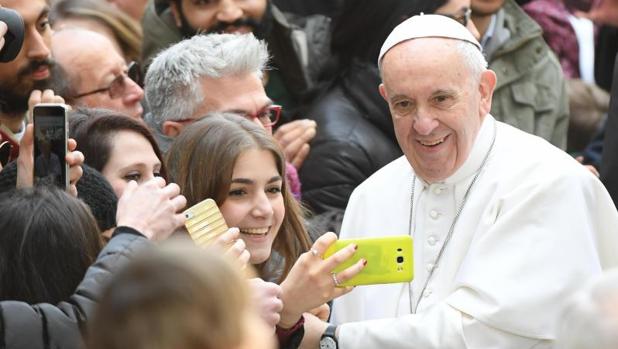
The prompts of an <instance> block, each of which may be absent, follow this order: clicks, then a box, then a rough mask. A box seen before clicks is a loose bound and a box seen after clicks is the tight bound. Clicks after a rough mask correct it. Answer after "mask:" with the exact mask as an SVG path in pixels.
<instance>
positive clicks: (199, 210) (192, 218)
mask: <svg viewBox="0 0 618 349" xmlns="http://www.w3.org/2000/svg"><path fill="white" fill-rule="evenodd" d="M183 213H184V215H185V218H186V221H185V227H186V228H187V231H188V232H189V234H190V235H191V238H192V239H193V241H195V243H196V244H197V245H198V246H205V245H208V244H209V243H210V242H211V241H212V239H214V238H216V237H217V236H219V235H221V234H223V233H225V232H226V231H227V229H228V227H227V224H226V223H225V219H223V215H222V214H221V211H219V207H217V204H216V203H215V201H214V200H213V199H206V200H204V201H201V202H199V203H198V204H196V205H194V206H191V208H189V209H187V210H186V211H184V212H183Z"/></svg>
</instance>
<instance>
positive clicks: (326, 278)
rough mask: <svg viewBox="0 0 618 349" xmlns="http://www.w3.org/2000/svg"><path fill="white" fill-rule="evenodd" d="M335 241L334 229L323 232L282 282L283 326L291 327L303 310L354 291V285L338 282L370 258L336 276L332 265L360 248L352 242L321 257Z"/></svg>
mask: <svg viewBox="0 0 618 349" xmlns="http://www.w3.org/2000/svg"><path fill="white" fill-rule="evenodd" d="M336 241H337V235H335V234H334V233H326V234H324V235H322V236H321V237H320V238H318V239H317V240H316V242H315V243H314V244H313V246H312V248H311V251H309V252H305V253H303V254H302V255H301V256H300V257H299V258H298V260H297V261H296V263H294V266H293V267H292V270H290V273H289V274H288V276H287V277H286V278H285V280H284V281H283V282H282V283H281V288H282V290H283V296H282V298H281V299H282V300H283V311H282V312H281V322H280V324H279V326H280V327H283V328H288V327H291V326H293V325H294V324H295V323H296V321H298V319H299V318H300V316H301V315H302V314H303V313H304V312H308V311H310V310H312V309H314V308H316V307H319V306H321V305H322V304H324V303H326V302H328V301H330V300H333V299H335V298H337V297H339V296H342V295H344V294H346V293H348V292H350V291H352V289H353V287H339V284H338V283H342V282H345V281H347V280H349V279H351V278H352V277H354V276H355V275H356V274H358V273H359V272H360V271H361V270H362V269H363V268H364V267H365V264H366V263H367V262H366V261H365V260H364V259H360V260H359V261H358V262H357V263H355V264H353V265H352V266H350V267H349V268H347V269H345V270H343V271H341V272H339V273H337V274H336V276H335V277H333V273H332V271H333V269H335V268H336V267H337V266H338V265H339V264H341V263H343V262H345V261H346V260H348V259H349V258H350V257H352V255H354V253H355V252H356V248H357V246H356V245H355V244H350V245H348V246H346V247H345V248H343V249H341V250H339V251H337V252H336V253H335V254H333V255H332V256H330V257H328V258H326V259H322V255H323V254H324V252H325V251H326V250H327V249H328V247H330V246H331V245H332V244H334V243H335V242H336ZM335 280H337V283H335Z"/></svg>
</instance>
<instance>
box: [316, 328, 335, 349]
mask: <svg viewBox="0 0 618 349" xmlns="http://www.w3.org/2000/svg"><path fill="white" fill-rule="evenodd" d="M336 330H337V325H333V324H329V325H328V327H326V331H324V333H323V334H322V338H320V349H339V342H337V338H336V337H335V331H336Z"/></svg>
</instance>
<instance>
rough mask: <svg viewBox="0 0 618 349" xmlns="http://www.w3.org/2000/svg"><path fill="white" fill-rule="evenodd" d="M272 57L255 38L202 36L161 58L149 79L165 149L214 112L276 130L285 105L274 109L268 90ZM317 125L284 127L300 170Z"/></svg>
mask: <svg viewBox="0 0 618 349" xmlns="http://www.w3.org/2000/svg"><path fill="white" fill-rule="evenodd" d="M268 58H269V55H268V50H267V47H266V44H265V43H264V42H263V41H260V40H258V39H256V38H255V37H254V36H253V34H242V35H240V34H209V35H196V36H193V37H192V38H190V39H187V40H183V41H181V42H179V43H177V44H175V45H173V46H171V47H169V48H168V49H166V50H164V51H162V52H161V53H160V54H159V55H157V56H156V57H155V59H154V60H153V61H152V64H151V65H150V68H149V69H148V73H147V74H146V80H145V89H146V100H147V102H148V105H149V107H150V108H151V112H150V114H149V115H147V116H146V122H147V123H148V124H149V125H150V126H151V128H152V129H153V131H154V133H155V134H156V136H157V139H158V141H159V145H160V147H161V149H162V150H163V151H164V152H165V151H167V149H168V148H169V145H170V144H171V141H172V140H173V138H174V137H175V136H176V135H178V134H179V133H180V131H182V129H183V128H184V127H185V126H187V125H189V124H190V123H192V122H194V121H196V120H197V119H199V118H201V117H203V116H204V115H206V114H207V113H209V112H213V111H230V112H236V113H239V114H243V115H245V116H246V117H247V118H249V119H251V120H253V121H255V122H257V123H259V124H261V125H262V126H263V127H264V128H265V129H266V130H267V131H269V132H272V127H273V125H274V124H275V123H276V122H277V121H278V119H279V116H280V113H281V107H280V106H276V105H274V104H273V102H272V100H271V99H270V98H268V96H267V95H266V92H265V90H264V85H263V81H262V77H263V72H264V69H265V68H266V65H267V63H268ZM315 127H316V125H315V122H314V121H311V120H296V121H292V122H289V123H287V124H286V125H283V126H281V128H285V129H286V130H291V131H290V132H285V133H286V135H285V137H284V138H283V139H281V138H280V139H278V140H279V141H280V144H281V146H282V148H284V151H285V153H286V157H287V158H288V161H290V162H291V163H293V164H294V165H296V167H299V166H300V164H302V161H303V160H304V158H305V157H306V155H307V154H308V152H309V144H308V143H309V141H310V140H311V139H312V138H313V136H315ZM295 128H297V129H298V132H294V129H295ZM295 172H296V171H294V173H295Z"/></svg>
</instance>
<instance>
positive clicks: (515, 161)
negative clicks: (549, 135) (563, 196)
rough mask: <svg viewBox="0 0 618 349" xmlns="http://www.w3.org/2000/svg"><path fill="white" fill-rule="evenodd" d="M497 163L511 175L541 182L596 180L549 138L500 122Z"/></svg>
mask: <svg viewBox="0 0 618 349" xmlns="http://www.w3.org/2000/svg"><path fill="white" fill-rule="evenodd" d="M498 132H499V135H500V136H499V138H498V139H497V143H496V149H497V154H496V158H497V159H496V160H495V163H496V165H497V166H499V167H500V166H502V167H503V168H504V169H508V173H509V174H510V176H511V177H512V178H515V179H516V178H520V179H524V178H538V180H539V181H542V180H543V179H548V180H550V181H556V180H560V179H561V178H562V179H565V180H584V181H589V180H593V179H596V178H594V176H593V175H592V174H591V173H590V171H588V170H587V169H586V168H585V167H584V166H583V165H581V164H580V163H578V162H577V161H576V160H575V159H574V158H573V157H572V156H570V155H569V154H567V153H566V152H565V151H563V150H562V149H560V148H558V147H556V146H554V145H552V144H551V143H549V142H548V141H547V140H545V139H543V138H541V137H538V136H535V135H532V134H529V133H527V132H524V131H521V130H519V129H517V128H516V127H513V126H511V125H508V124H505V123H502V122H498Z"/></svg>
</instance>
